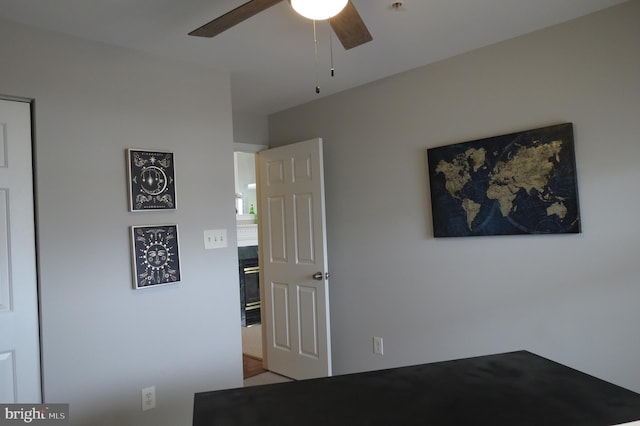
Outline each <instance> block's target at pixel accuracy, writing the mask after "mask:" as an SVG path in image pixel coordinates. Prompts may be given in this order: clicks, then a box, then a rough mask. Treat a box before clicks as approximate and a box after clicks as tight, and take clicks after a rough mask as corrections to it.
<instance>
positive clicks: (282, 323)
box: [271, 283, 291, 351]
mask: <svg viewBox="0 0 640 426" xmlns="http://www.w3.org/2000/svg"><path fill="white" fill-rule="evenodd" d="M271 288H272V291H271V294H272V295H271V300H272V303H273V307H272V312H273V313H274V315H273V343H272V346H274V347H276V348H278V349H280V350H285V351H290V350H291V333H290V329H289V324H290V323H291V321H290V316H289V286H288V285H287V284H278V283H273V285H272V287H271Z"/></svg>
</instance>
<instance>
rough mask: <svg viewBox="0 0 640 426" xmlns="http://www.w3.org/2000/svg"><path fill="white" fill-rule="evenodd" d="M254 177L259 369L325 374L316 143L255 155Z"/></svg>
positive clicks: (298, 375) (327, 355) (320, 178)
mask: <svg viewBox="0 0 640 426" xmlns="http://www.w3.org/2000/svg"><path fill="white" fill-rule="evenodd" d="M258 175H259V182H260V184H259V192H260V193H259V205H260V208H259V210H258V216H259V224H260V232H261V240H260V241H261V243H260V250H261V262H262V263H261V286H262V289H263V302H262V309H263V310H262V312H263V329H264V330H263V332H264V334H265V335H266V339H265V341H266V347H265V349H266V359H267V368H268V369H269V370H271V371H274V372H276V373H279V374H282V375H284V376H287V377H291V378H294V379H297V380H300V379H308V378H314V377H325V376H330V375H331V345H330V328H329V290H328V269H327V253H326V229H325V228H326V226H325V214H324V174H323V165H322V140H321V139H313V140H310V141H305V142H300V143H296V144H292V145H287V146H283V147H279V148H274V149H270V150H266V151H261V152H260V153H259V154H258ZM314 275H315V278H314Z"/></svg>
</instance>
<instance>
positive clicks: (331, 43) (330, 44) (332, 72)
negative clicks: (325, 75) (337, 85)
mask: <svg viewBox="0 0 640 426" xmlns="http://www.w3.org/2000/svg"><path fill="white" fill-rule="evenodd" d="M332 33H333V32H332V31H331V27H329V54H330V55H331V77H335V75H336V69H335V67H334V66H333V34H332Z"/></svg>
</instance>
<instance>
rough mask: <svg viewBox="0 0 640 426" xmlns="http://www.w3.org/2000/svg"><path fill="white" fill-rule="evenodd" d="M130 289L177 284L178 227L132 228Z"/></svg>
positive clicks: (178, 277)
mask: <svg viewBox="0 0 640 426" xmlns="http://www.w3.org/2000/svg"><path fill="white" fill-rule="evenodd" d="M131 252H132V263H133V288H134V289H141V288H149V287H154V286H159V285H164V284H174V283H178V282H180V250H179V246H178V225H143V226H132V227H131Z"/></svg>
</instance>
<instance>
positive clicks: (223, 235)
mask: <svg viewBox="0 0 640 426" xmlns="http://www.w3.org/2000/svg"><path fill="white" fill-rule="evenodd" d="M226 246H227V230H226V229H207V230H205V231H204V248H205V249H206V250H209V249H215V248H223V247H226Z"/></svg>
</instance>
